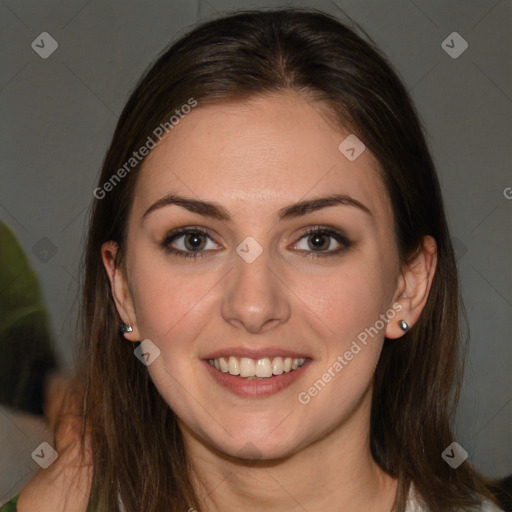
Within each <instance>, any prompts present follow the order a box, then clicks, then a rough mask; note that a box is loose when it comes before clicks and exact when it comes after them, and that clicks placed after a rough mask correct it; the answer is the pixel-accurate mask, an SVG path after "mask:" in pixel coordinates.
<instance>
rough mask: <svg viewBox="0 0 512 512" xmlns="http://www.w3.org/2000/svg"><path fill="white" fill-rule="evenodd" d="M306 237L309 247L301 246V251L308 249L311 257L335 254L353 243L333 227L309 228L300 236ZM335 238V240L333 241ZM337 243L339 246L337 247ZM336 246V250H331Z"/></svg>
mask: <svg viewBox="0 0 512 512" xmlns="http://www.w3.org/2000/svg"><path fill="white" fill-rule="evenodd" d="M303 239H306V242H307V247H302V248H300V249H299V250H300V252H302V251H306V252H308V253H309V254H307V256H309V257H325V256H335V255H337V254H340V253H342V252H344V251H345V250H346V249H348V248H349V247H350V246H352V243H351V242H350V240H349V239H348V238H347V237H346V236H345V235H344V234H343V233H341V232H339V231H338V230H334V229H332V228H321V227H320V228H318V227H316V228H311V229H308V230H307V231H306V232H305V233H304V234H303V235H302V236H301V238H300V240H303ZM333 239H334V242H333ZM336 244H338V246H337V247H336ZM333 245H334V246H335V247H334V250H329V249H332V248H333Z"/></svg>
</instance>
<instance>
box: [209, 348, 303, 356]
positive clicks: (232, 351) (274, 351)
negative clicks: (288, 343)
mask: <svg viewBox="0 0 512 512" xmlns="http://www.w3.org/2000/svg"><path fill="white" fill-rule="evenodd" d="M229 356H234V357H249V358H250V359H263V358H264V357H269V358H271V357H279V356H282V357H291V358H293V359H301V358H305V359H309V358H310V357H309V356H308V355H307V354H305V353H304V352H297V351H295V350H287V349H285V348H279V347H267V348H244V347H227V348H221V349H218V350H215V351H214V352H211V353H210V354H208V355H207V356H205V357H204V359H219V358H220V357H229Z"/></svg>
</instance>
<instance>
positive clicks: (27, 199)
mask: <svg viewBox="0 0 512 512" xmlns="http://www.w3.org/2000/svg"><path fill="white" fill-rule="evenodd" d="M284 5H293V6H309V7H316V8H319V9H322V10H324V11H326V12H329V13H332V14H335V15H336V16H338V17H339V18H340V19H341V20H345V18H344V15H343V13H342V12H341V10H340V8H341V9H343V10H344V11H345V12H346V13H347V14H348V15H349V16H350V17H352V18H353V19H354V20H355V21H357V22H358V23H360V24H361V25H362V27H363V28H364V29H365V30H366V31H367V32H368V33H369V34H370V35H371V36H372V37H373V39H374V40H375V41H376V43H377V44H378V45H379V46H380V47H381V48H382V49H383V50H384V52H385V53H386V54H387V55H388V56H389V58H390V60H391V62H392V63H393V64H394V65H395V67H396V68H397V69H398V71H399V73H400V75H401V76H402V78H403V80H404V81H405V83H406V85H407V86H408V88H409V90H410V91H411V92H412V95H413V98H414V100H415V102H416V105H417V107H418V109H419V112H420V114H421V117H422V119H423V121H424V124H425V126H426V129H427V132H428V140H429V144H430V146H431V148H432V152H433V155H434V158H435V162H436V164H437V168H438V172H439V176H440V179H441V182H442V188H443V194H444V197H445V201H446V208H447V212H448V217H449V222H450V226H451V229H452V235H453V238H454V242H455V246H456V249H457V254H458V262H459V265H460V273H461V280H462V292H463V296H464V300H465V305H466V308H467V311H468V316H469V323H470V334H471V345H470V354H469V356H470V357H469V361H468V367H467V372H466V381H465V386H464V390H463V394H462V399H461V403H460V406H459V412H458V421H457V428H456V439H457V441H458V442H459V443H460V444H461V445H462V446H463V447H464V448H465V449H466V451H467V452H468V453H469V457H470V459H471V460H472V462H473V463H474V464H475V465H476V466H477V467H478V468H479V469H481V470H482V471H483V472H484V473H486V474H487V475H488V476H493V477H498V476H504V475H506V474H510V473H512V450H510V447H511V446H512V439H511V431H512V429H511V425H512V382H511V370H510V369H511V367H512V349H511V339H510V338H511V336H510V332H511V327H512V325H511V318H512V310H511V306H512V279H511V277H512V276H511V271H510V252H511V248H512V243H511V242H512V240H511V234H512V229H511V227H512V226H511V218H512V216H511V211H512V200H510V199H507V198H506V197H505V193H504V191H505V190H506V189H507V187H512V173H511V163H510V162H511V156H512V155H511V125H512V65H511V63H512V59H511V52H512V37H511V34H512V30H511V28H512V7H511V3H510V1H508V0H501V1H496V0H478V1H477V0H472V1H455V0H452V1H445V0H434V1H428V2H427V1H420V0H416V1H408V0H396V1H389V2H383V1H378V0H371V1H364V2H362V1H356V0H353V1H348V0H347V1H345V0H338V1H337V3H335V2H334V1H329V0H326V1H318V2H311V1H310V2H309V3H308V2H288V3H287V4H284V3H278V2H252V3H250V2H229V1H224V0H208V1H185V0H179V1H174V0H173V1H170V0H168V1H163V0H155V1H147V2H141V1H136V0H130V1H124V2H120V1H108V2H107V1H105V0H101V1H100V0H89V1H84V0H72V1H70V0H66V1H64V0H61V1H56V0H53V1H48V2H45V3H44V4H42V3H41V2H40V1H39V0H31V1H28V0H18V1H15V0H8V1H2V2H1V3H0V34H1V37H2V56H1V69H2V74H1V77H0V109H1V112H0V118H1V119H2V133H1V144H2V149H1V158H2V164H1V167H0V172H1V181H0V183H1V185H0V219H2V220H3V221H4V222H6V223H7V224H8V225H9V226H10V227H11V228H12V229H13V230H14V231H15V233H16V234H17V236H18V238H19V240H20V243H21V245H22V246H23V248H24V249H25V251H26V252H27V254H28V256H29V258H30V261H31V263H32V265H33V266H34V268H35V270H36V271H37V273H38V275H39V276H40V279H41V283H42V286H43V290H44V294H45V297H46V299H47V302H48V307H49V310H50V314H51V319H52V325H53V331H54V335H55V338H56V343H57V345H58V349H59V352H60V354H61V355H62V358H63V360H64V362H65V365H66V366H67V367H68V368H72V366H73V361H74V357H75V356H74V350H75V335H74V321H75V312H76V302H77V299H76V294H77V291H78V290H77V273H78V271H79V258H80V254H81V248H82V237H83V230H84V222H85V213H86V210H87V208H88V206H89V204H90V201H91V199H92V191H93V189H94V187H95V183H96V180H97V177H98V173H99V169H100V166H101V163H102V159H103V157H104V154H105V151H106V148H107V145H108V143H109V141H110V138H111V135H112V132H113V129H114V126H115V123H116V119H117V117H118V115H119V113H120V112H121V109H122V107H123V105H124V103H125V101H126V99H127V96H128V94H129V92H130V90H131V89H132V87H133V86H134V84H135V82H136V81H137V79H138V78H139V76H140V74H141V73H142V72H143V71H144V69H145V68H146V67H147V65H148V64H149V63H150V62H151V61H152V60H153V58H154V57H155V56H156V55H157V53H159V52H160V51H161V50H162V49H163V48H164V47H165V46H166V45H167V44H168V43H169V42H170V41H171V40H173V39H175V38H176V37H177V36H179V35H181V34H183V33H184V32H186V31H187V30H188V29H190V28H191V27H192V26H193V25H194V24H195V23H196V22H198V21H203V20H206V19H208V18H210V17H212V16H216V15H218V13H222V12H224V11H228V10H231V9H235V8H249V7H263V6H284ZM42 32H48V33H50V34H51V36H52V37H53V38H54V39H55V40H56V41H57V42H58V45H59V46H58V48H57V50H56V51H55V52H54V53H53V54H52V55H51V56H50V57H49V58H47V59H42V58H41V57H40V56H39V55H38V54H37V53H36V52H35V51H34V50H33V49H32V47H31V43H32V41H34V40H35V39H36V38H37V37H38V36H39V34H41V33H42ZM452 32H458V33H459V34H460V35H461V36H462V37H463V38H464V39H465V40H466V41H467V42H468V44H469V47H468V49H467V50H466V51H465V52H464V53H463V54H462V55H461V56H460V57H458V58H457V59H453V58H451V57H450V56H449V55H448V54H447V53H446V52H445V51H444V50H443V48H442V47H441V43H442V41H444V40H445V39H446V38H447V37H448V35H449V34H451V33H452ZM509 197H510V195H509ZM427 199H428V198H427ZM41 239H43V240H41ZM46 239H48V240H49V241H50V242H48V240H46ZM52 247H53V248H54V251H55V250H56V253H55V254H54V255H52V252H50V253H49V255H50V256H51V257H49V259H48V256H47V257H46V259H47V261H45V258H44V257H43V256H42V253H41V251H42V250H44V249H48V248H50V249H52ZM44 439H49V433H48V432H47V431H46V432H45V430H44V423H42V422H39V421H37V420H36V419H34V418H30V417H27V416H26V415H19V414H14V413H13V412H12V411H10V410H8V409H6V408H1V409H0V440H1V441H2V448H1V452H0V453H1V455H0V503H2V502H3V501H5V499H6V498H7V497H8V496H10V495H12V494H14V493H15V492H17V491H18V490H19V489H20V488H21V486H22V485H23V484H24V482H25V481H26V480H27V479H28V478H29V477H30V475H31V474H32V473H33V472H34V471H35V469H37V466H36V464H35V463H34V462H33V461H32V459H31V458H30V453H31V452H32V451H33V450H34V449H35V448H36V447H37V446H38V444H39V443H40V442H41V441H42V440H44ZM13 468H14V469H13Z"/></svg>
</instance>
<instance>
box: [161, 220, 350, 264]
mask: <svg viewBox="0 0 512 512" xmlns="http://www.w3.org/2000/svg"><path fill="white" fill-rule="evenodd" d="M189 233H195V234H200V235H204V236H207V237H208V238H210V239H211V240H213V238H212V237H211V236H210V234H209V233H208V232H207V231H205V230H204V229H202V228H200V227H194V226H188V227H185V228H179V229H176V230H174V231H171V232H170V233H168V234H167V235H166V236H165V237H164V238H163V240H161V241H160V246H161V247H162V248H163V249H164V250H165V251H166V252H167V253H170V254H173V255H175V256H178V257H180V258H185V259H194V260H195V259H196V258H198V257H199V258H204V257H205V252H208V251H182V250H180V249H172V248H171V247H170V244H171V242H174V241H175V240H176V239H177V238H180V235H183V234H189ZM310 235H328V236H332V238H334V239H335V240H336V241H337V242H338V243H340V244H341V245H342V247H341V248H339V249H336V250H335V251H329V252H324V253H323V254H322V252H323V251H311V252H309V253H308V254H307V255H306V257H309V258H326V257H330V256H338V255H340V254H341V253H343V252H345V251H346V250H347V249H349V248H350V247H352V245H353V244H352V242H351V241H350V240H349V239H348V238H347V237H346V236H345V235H344V234H343V233H342V232H341V231H338V230H336V229H333V228H326V227H323V226H314V227H311V228H308V229H307V230H306V231H305V232H304V233H302V235H301V236H300V238H299V241H300V240H302V239H303V238H305V237H308V236H310ZM213 241H215V240H213Z"/></svg>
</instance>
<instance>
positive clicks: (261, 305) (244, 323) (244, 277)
mask: <svg viewBox="0 0 512 512" xmlns="http://www.w3.org/2000/svg"><path fill="white" fill-rule="evenodd" d="M227 279H228V284H227V290H226V293H225V296H224V299H223V304H222V315H223V317H224V320H225V321H226V322H228V323H230V324H231V325H233V326H234V327H237V328H243V329H245V330H247V331H248V332H250V333H252V334H257V333H261V332H265V331H267V330H270V329H272V328H274V327H277V326H278V325H280V324H282V323H284V322H286V321H287V320H288V319H289V317H290V310H291V308H290V303H289V300H288V295H289V294H288V293H287V290H288V288H287V287H286V285H285V284H284V283H283V281H282V280H281V279H280V278H279V277H278V273H277V272H276V271H275V270H273V269H272V268H271V262H270V258H269V257H268V251H266V250H263V252H262V253H261V254H260V255H259V256H258V257H257V258H256V259H255V260H254V261H252V262H251V263H248V262H247V261H245V260H244V259H243V258H242V257H239V256H238V255H236V256H235V258H234V268H233V269H232V271H231V272H229V273H228V276H227Z"/></svg>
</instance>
